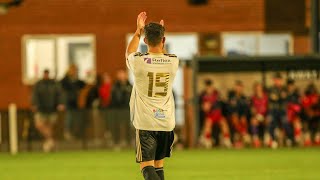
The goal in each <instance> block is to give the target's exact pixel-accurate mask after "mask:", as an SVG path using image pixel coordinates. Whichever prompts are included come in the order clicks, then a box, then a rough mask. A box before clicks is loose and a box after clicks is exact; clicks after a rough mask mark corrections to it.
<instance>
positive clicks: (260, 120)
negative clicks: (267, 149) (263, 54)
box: [250, 83, 268, 148]
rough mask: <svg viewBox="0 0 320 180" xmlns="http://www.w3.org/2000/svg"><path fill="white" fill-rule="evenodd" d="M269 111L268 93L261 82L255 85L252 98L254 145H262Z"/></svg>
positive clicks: (251, 121)
mask: <svg viewBox="0 0 320 180" xmlns="http://www.w3.org/2000/svg"><path fill="white" fill-rule="evenodd" d="M267 111H268V95H267V94H266V92H265V91H264V88H263V86H262V84H261V83H255V84H254V86H253V96H252V98H251V120H250V127H251V128H250V130H251V133H252V140H253V146H254V147H256V148H257V147H260V146H261V141H260V139H261V138H262V137H263V131H264V125H265V118H266V115H267Z"/></svg>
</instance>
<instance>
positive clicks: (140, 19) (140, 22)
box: [137, 12, 147, 31]
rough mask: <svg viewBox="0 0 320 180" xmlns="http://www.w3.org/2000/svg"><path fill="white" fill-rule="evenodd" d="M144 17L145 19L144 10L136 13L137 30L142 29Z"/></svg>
mask: <svg viewBox="0 0 320 180" xmlns="http://www.w3.org/2000/svg"><path fill="white" fill-rule="evenodd" d="M146 19H147V13H146V12H141V13H140V14H139V15H138V18H137V30H139V31H141V30H143V28H144V26H145V22H146Z"/></svg>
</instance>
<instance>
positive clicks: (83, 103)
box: [76, 73, 100, 148]
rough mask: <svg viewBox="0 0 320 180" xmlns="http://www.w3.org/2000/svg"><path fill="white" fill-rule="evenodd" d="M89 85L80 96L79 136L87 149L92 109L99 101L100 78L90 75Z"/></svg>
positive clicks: (82, 90) (87, 80)
mask: <svg viewBox="0 0 320 180" xmlns="http://www.w3.org/2000/svg"><path fill="white" fill-rule="evenodd" d="M86 82H87V84H85V86H84V87H83V88H82V89H80V91H79V96H78V100H77V101H78V108H79V109H78V113H79V119H78V120H77V121H78V129H77V134H76V135H77V136H78V137H80V138H81V139H82V140H83V143H84V144H83V145H84V147H85V148H86V145H87V144H86V142H87V141H86V140H87V136H86V130H87V127H88V124H89V122H90V120H92V115H93V114H92V109H93V107H94V105H95V104H97V103H95V102H97V100H98V99H99V86H100V80H99V76H96V75H95V73H88V74H87V78H86Z"/></svg>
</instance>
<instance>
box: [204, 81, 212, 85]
mask: <svg viewBox="0 0 320 180" xmlns="http://www.w3.org/2000/svg"><path fill="white" fill-rule="evenodd" d="M204 84H205V86H211V85H212V84H213V82H212V80H211V79H206V80H204Z"/></svg>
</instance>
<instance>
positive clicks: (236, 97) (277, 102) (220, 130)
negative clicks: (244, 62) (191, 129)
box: [199, 73, 320, 148]
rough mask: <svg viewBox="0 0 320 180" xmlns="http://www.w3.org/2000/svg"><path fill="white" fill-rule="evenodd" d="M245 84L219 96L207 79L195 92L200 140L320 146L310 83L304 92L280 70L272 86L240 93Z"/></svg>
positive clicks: (319, 119) (318, 102)
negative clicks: (198, 92)
mask: <svg viewBox="0 0 320 180" xmlns="http://www.w3.org/2000/svg"><path fill="white" fill-rule="evenodd" d="M244 86H245V85H244V83H243V82H242V81H240V80H237V81H235V83H234V87H233V88H232V89H231V90H229V91H228V93H227V95H225V96H222V95H221V93H220V92H219V91H218V90H217V89H216V88H215V86H214V83H213V81H212V80H210V79H207V80H205V89H204V90H203V92H202V93H201V94H200V97H199V102H200V118H199V119H200V122H199V127H200V128H199V132H200V133H199V136H200V138H199V144H200V145H201V146H204V147H207V148H211V147H212V146H219V145H222V146H225V147H236V148H241V147H245V146H252V147H255V148H258V147H262V146H264V147H271V148H277V147H279V146H290V147H291V146H312V145H320V97H319V92H318V90H317V88H316V86H315V84H313V83H310V84H309V85H308V86H307V87H306V88H305V89H304V91H302V90H301V89H299V87H297V86H296V84H295V81H294V80H292V79H287V80H286V82H285V79H284V78H283V77H282V76H281V74H280V73H275V74H274V76H273V84H272V86H271V87H264V85H263V84H261V83H258V82H257V83H255V84H254V85H253V87H252V88H253V94H252V95H251V96H250V97H249V96H247V95H246V94H245V92H244V89H245V88H244Z"/></svg>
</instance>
